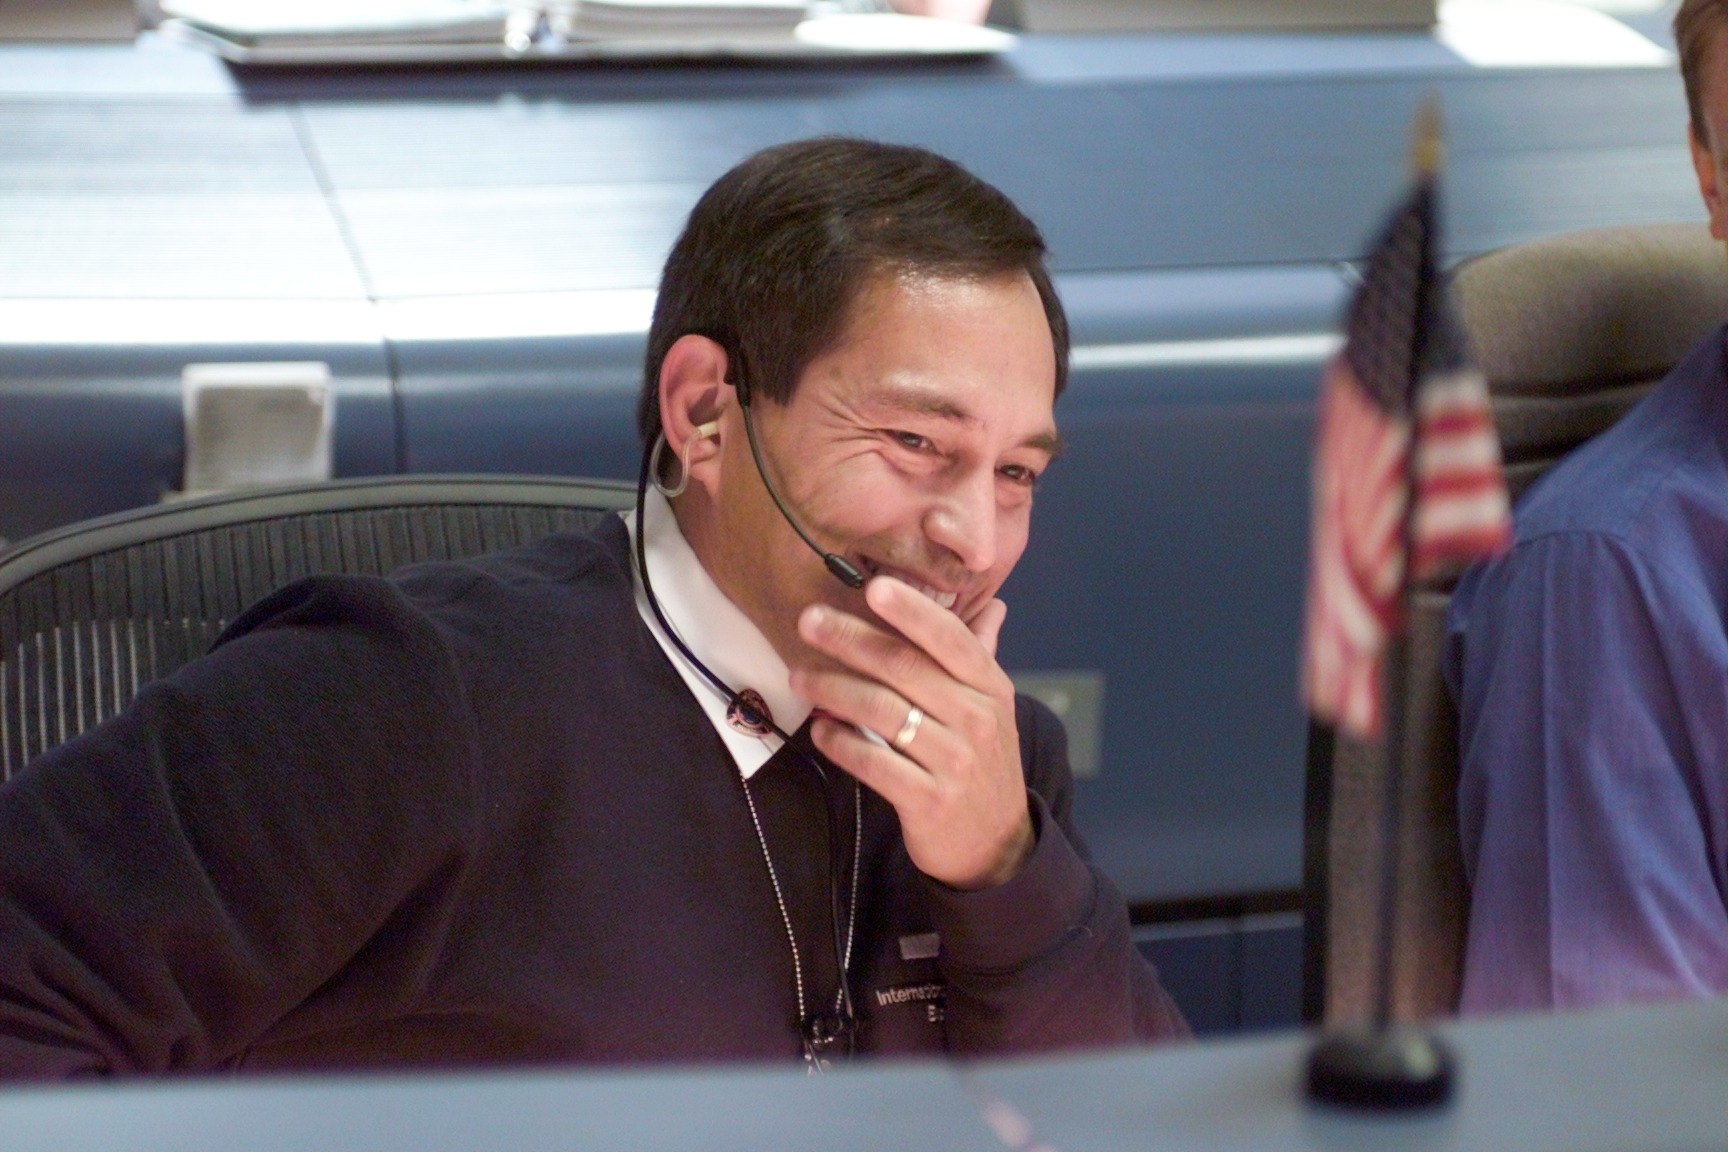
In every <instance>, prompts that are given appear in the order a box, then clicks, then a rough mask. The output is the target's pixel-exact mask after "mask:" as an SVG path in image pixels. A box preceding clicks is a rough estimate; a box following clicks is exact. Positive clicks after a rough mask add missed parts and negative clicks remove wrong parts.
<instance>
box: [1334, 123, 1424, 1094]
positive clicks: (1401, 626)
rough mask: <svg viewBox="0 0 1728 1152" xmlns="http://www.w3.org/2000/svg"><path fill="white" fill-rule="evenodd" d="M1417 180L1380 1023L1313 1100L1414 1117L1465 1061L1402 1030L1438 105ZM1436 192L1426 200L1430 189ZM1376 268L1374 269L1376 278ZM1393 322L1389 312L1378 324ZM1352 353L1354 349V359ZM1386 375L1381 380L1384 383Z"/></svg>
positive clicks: (1400, 366) (1420, 141) (1384, 825)
mask: <svg viewBox="0 0 1728 1152" xmlns="http://www.w3.org/2000/svg"><path fill="white" fill-rule="evenodd" d="M1415 145H1416V146H1415V155H1414V157H1413V159H1414V161H1415V163H1414V168H1415V175H1416V180H1417V188H1418V193H1417V200H1416V203H1418V204H1419V205H1420V206H1421V216H1420V219H1421V221H1422V228H1421V236H1420V247H1419V255H1418V256H1417V258H1416V260H1415V261H1414V264H1415V265H1416V267H1414V268H1412V267H1411V262H1408V261H1406V262H1405V263H1403V264H1402V265H1400V267H1401V269H1402V271H1403V273H1404V274H1406V275H1408V274H1410V273H1411V272H1414V274H1415V293H1414V298H1413V299H1412V300H1410V304H1411V305H1412V307H1411V309H1410V311H1409V312H1408V313H1405V315H1406V316H1407V317H1408V321H1409V326H1408V328H1405V329H1403V330H1402V333H1401V336H1402V338H1407V339H1408V340H1409V344H1408V346H1407V348H1406V349H1404V351H1405V352H1406V354H1407V359H1404V360H1403V362H1402V363H1399V362H1398V358H1397V357H1394V358H1393V360H1392V361H1391V362H1390V363H1389V364H1382V365H1381V366H1382V367H1387V368H1389V369H1390V370H1393V371H1402V373H1403V388H1402V392H1403V396H1402V401H1403V405H1402V410H1403V412H1404V413H1405V414H1406V415H1407V417H1408V419H1409V420H1410V421H1411V427H1412V429H1413V431H1412V435H1411V439H1410V441H1409V446H1408V449H1407V450H1406V451H1405V452H1404V454H1403V464H1402V470H1403V476H1402V480H1403V490H1404V493H1405V497H1406V498H1405V501H1404V507H1403V509H1402V510H1401V514H1400V517H1399V521H1398V529H1397V531H1398V544H1399V547H1400V549H1401V554H1402V556H1403V563H1402V567H1401V569H1400V573H1399V576H1398V578H1397V579H1398V584H1397V588H1398V591H1397V595H1396V600H1395V601H1394V603H1395V604H1396V606H1397V608H1398V612H1397V619H1396V621H1395V622H1391V623H1390V628H1389V633H1390V634H1389V635H1388V636H1387V642H1386V648H1385V663H1384V665H1383V666H1382V669H1383V679H1382V681H1381V687H1382V689H1383V692H1384V697H1383V699H1384V704H1385V708H1384V717H1383V719H1384V724H1383V726H1381V727H1380V728H1379V731H1380V733H1381V739H1382V740H1383V742H1384V745H1383V746H1384V749H1385V756H1386V771H1385V773H1384V776H1383V780H1382V788H1383V792H1382V796H1381V804H1382V819H1381V822H1380V824H1381V829H1382V837H1381V845H1380V892H1379V895H1380V900H1379V909H1378V915H1377V917H1376V955H1375V972H1374V976H1375V982H1374V1016H1373V1019H1372V1022H1371V1024H1370V1026H1368V1027H1366V1028H1355V1029H1350V1030H1338V1031H1333V1032H1328V1033H1326V1034H1324V1035H1322V1036H1321V1037H1320V1039H1319V1040H1318V1041H1317V1042H1316V1043H1315V1045H1314V1047H1313V1048H1312V1049H1311V1050H1310V1052H1309V1054H1308V1066H1307V1073H1308V1075H1307V1094H1308V1098H1309V1099H1310V1100H1312V1101H1315V1102H1317V1103H1322V1104H1328V1105H1334V1106H1341V1107H1346V1108H1359V1109H1367V1110H1376V1111H1414V1110H1418V1109H1428V1108H1437V1107H1440V1106H1442V1105H1444V1104H1446V1103H1447V1102H1449V1101H1450V1100H1451V1099H1452V1095H1453V1090H1454V1086H1455V1084H1456V1080H1457V1076H1456V1071H1455V1070H1456V1067H1457V1061H1456V1059H1455V1058H1454V1057H1453V1054H1452V1052H1451V1050H1450V1049H1449V1048H1448V1047H1447V1046H1446V1044H1445V1043H1444V1042H1443V1041H1442V1040H1441V1039H1440V1038H1439V1037H1438V1036H1437V1035H1435V1034H1434V1033H1433V1032H1431V1031H1429V1030H1427V1029H1424V1028H1421V1027H1418V1026H1414V1025H1394V1023H1393V1005H1392V1001H1393V988H1392V984H1393V977H1392V958H1393V951H1394V947H1395V942H1396V936H1397V933H1396V930H1395V929H1396V924H1397V915H1398V875H1399V871H1400V868H1399V856H1400V847H1401V841H1402V838H1403V837H1402V833H1403V823H1404V821H1403V816H1404V776H1405V760H1406V748H1405V744H1406V741H1407V739H1408V733H1407V731H1406V728H1407V722H1406V717H1405V711H1406V709H1405V702H1406V697H1407V695H1408V687H1409V678H1410V667H1409V666H1410V651H1409V641H1408V639H1407V635H1406V631H1405V630H1406V628H1407V627H1408V622H1409V620H1410V619H1411V611H1410V609H1411V603H1410V599H1411V597H1410V589H1411V584H1412V582H1413V580H1414V577H1415V575H1416V571H1415V570H1416V567H1417V555H1416V548H1415V547H1414V543H1415V535H1416V534H1415V520H1416V509H1417V464H1416V457H1417V455H1418V452H1419V451H1420V436H1419V435H1417V434H1416V433H1415V431H1414V429H1416V428H1417V426H1418V423H1419V417H1418V412H1419V408H1420V405H1419V403H1418V400H1419V389H1420V388H1421V385H1422V380H1423V376H1424V372H1425V370H1426V368H1427V367H1428V360H1429V357H1430V354H1431V353H1432V352H1433V351H1434V349H1433V348H1431V347H1430V346H1429V341H1430V339H1431V338H1432V337H1433V336H1434V332H1433V331H1432V330H1430V324H1431V323H1433V322H1436V318H1441V317H1443V315H1444V309H1443V308H1441V307H1436V305H1437V304H1443V300H1438V301H1437V300H1436V299H1435V298H1433V295H1432V294H1433V293H1434V292H1435V291H1437V290H1438V289H1437V283H1436V280H1435V275H1434V267H1433V247H1434V245H1433V234H1432V229H1431V227H1430V225H1431V223H1432V212H1433V205H1432V198H1431V191H1432V187H1433V184H1434V181H1435V180H1436V178H1437V175H1438V172H1439V168H1440V125H1439V109H1438V106H1437V105H1434V104H1429V105H1427V106H1425V107H1424V108H1423V109H1422V110H1421V111H1420V112H1419V113H1418V116H1417V122H1416V141H1415ZM1424 189H1426V190H1428V198H1427V199H1425V200H1424V198H1423V197H1424V192H1423V190H1424ZM1396 233H1397V229H1396V227H1394V228H1393V229H1392V230H1390V231H1389V232H1388V234H1387V239H1386V240H1384V241H1382V245H1383V246H1389V245H1392V244H1393V243H1394V242H1395V241H1396V239H1397V235H1396ZM1372 274H1373V269H1372V267H1371V269H1370V278H1371V277H1372ZM1367 291H1368V282H1367V281H1365V283H1364V288H1363V289H1360V290H1359V293H1358V299H1357V302H1356V304H1354V305H1353V312H1354V311H1356V310H1358V309H1360V308H1361V307H1362V297H1363V296H1364V295H1366V294H1367ZM1376 319H1378V320H1380V321H1384V320H1385V316H1384V315H1380V316H1378V317H1376ZM1355 321H1356V317H1355V316H1353V317H1352V332H1351V339H1352V340H1354V339H1355V338H1356V335H1357V333H1356V327H1357V325H1356V322H1355ZM1348 354H1349V346H1348V344H1347V347H1346V353H1345V355H1346V356H1348ZM1379 378H1380V377H1376V379H1379Z"/></svg>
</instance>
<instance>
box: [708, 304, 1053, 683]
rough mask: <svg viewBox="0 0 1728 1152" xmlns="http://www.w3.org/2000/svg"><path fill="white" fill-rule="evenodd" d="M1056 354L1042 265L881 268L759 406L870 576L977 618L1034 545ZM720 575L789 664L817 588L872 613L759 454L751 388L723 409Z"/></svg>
mask: <svg viewBox="0 0 1728 1152" xmlns="http://www.w3.org/2000/svg"><path fill="white" fill-rule="evenodd" d="M1055 388H1056V357H1055V351H1054V348H1053V346H1052V342H1051V339H1050V327H1049V322H1048V320H1047V319H1046V317H1045V315H1044V309H1043V306H1042V303H1041V302H1040V300H1039V297H1038V292H1037V289H1036V288H1034V287H1033V284H1032V281H1031V279H1030V278H1029V277H1027V276H1026V275H1024V274H1023V273H1022V274H1018V275H1014V276H1006V277H1000V278H993V279H988V280H962V279H941V278H931V277H899V276H886V275H885V276H882V277H879V278H877V279H876V280H874V281H872V282H871V283H870V285H869V286H868V287H867V288H866V289H865V290H864V291H863V292H862V293H861V294H860V296H859V298H858V299H857V301H856V302H855V303H854V305H853V307H852V310H851V313H850V315H849V317H848V324H847V328H846V332H845V334H844V336H843V337H842V339H841V340H840V341H839V343H838V344H837V345H836V346H835V347H834V348H832V349H830V350H829V351H827V352H825V353H823V354H822V355H820V356H818V357H817V358H816V359H815V360H813V361H811V363H810V364H809V366H808V367H807V368H806V369H805V371H804V374H803V375H802V376H801V377H800V379H799V383H798V387H797V390H796V392H795V393H794V395H793V398H792V400H791V402H790V403H788V404H786V405H784V406H781V405H778V404H775V403H772V402H770V401H766V400H763V401H758V402H757V403H756V404H755V405H753V407H752V409H751V414H752V419H753V420H754V421H755V424H756V433H757V436H758V438H759V440H760V442H761V447H762V453H763V457H764V463H765V464H766V466H767V468H768V470H769V474H770V476H771V477H772V478H773V479H774V481H775V484H776V487H777V489H778V490H779V491H780V493H781V495H782V496H783V497H784V498H785V500H786V502H787V504H788V505H789V507H790V508H791V511H792V515H793V516H794V517H796V518H797V519H798V521H799V523H800V524H802V525H803V527H804V528H805V529H806V530H807V531H808V532H809V533H810V534H811V535H812V536H814V537H815V538H816V540H817V541H818V542H819V543H821V544H822V545H823V547H824V548H826V549H829V550H831V551H836V552H839V553H840V554H841V555H843V556H845V557H846V558H847V559H849V560H850V561H851V562H852V563H853V564H855V565H856V566H857V567H858V568H859V569H860V570H861V571H862V572H864V574H865V575H866V576H872V575H876V574H882V573H886V574H890V575H893V576H897V577H899V578H900V579H902V580H904V581H905V582H906V583H908V584H910V585H912V586H913V587H915V588H920V589H923V590H924V591H926V592H927V593H928V594H929V595H931V596H932V597H933V598H934V599H936V601H937V602H938V603H939V604H942V605H943V606H944V607H950V608H951V609H952V610H953V611H954V612H956V613H957V614H958V615H960V617H961V618H962V619H965V620H968V621H970V620H971V618H972V617H973V616H974V615H976V614H977V613H978V612H979V610H980V609H982V608H983V607H984V606H985V605H986V604H988V603H989V602H990V601H991V599H992V598H993V597H994V596H995V594H996V591H997V589H999V588H1000V587H1001V586H1002V582H1003V581H1004V580H1006V579H1007V578H1008V573H1009V572H1011V571H1012V570H1013V568H1014V565H1015V563H1016V562H1017V561H1018V560H1019V559H1020V554H1021V553H1022V552H1024V551H1025V549H1026V539H1027V532H1028V529H1029V527H1030V523H1031V515H1032V489H1033V485H1034V483H1035V482H1036V480H1037V478H1038V476H1039V475H1040V474H1041V473H1042V472H1043V471H1044V470H1045V469H1046V468H1047V467H1048V466H1049V464H1050V461H1051V460H1052V458H1053V457H1054V455H1055V453H1056V451H1057V450H1058V440H1057V437H1056V426H1055V422H1054V418H1053V414H1052V410H1053V405H1054V402H1055ZM722 428H723V432H722V437H723V445H724V447H723V465H722V472H721V482H720V490H719V492H718V493H717V500H716V521H717V523H716V528H717V533H716V536H715V539H714V543H715V550H714V553H713V559H714V561H715V565H714V566H715V568H716V571H714V572H713V575H714V577H715V579H716V581H717V582H718V583H719V584H720V586H721V588H722V589H723V590H725V591H726V593H727V594H728V596H730V597H731V598H732V599H733V601H734V602H736V603H737V604H738V605H739V606H740V607H741V608H743V609H744V611H745V613H746V614H747V615H749V616H750V617H751V618H752V620H754V621H755V623H756V625H757V626H758V627H759V628H761V629H762V631H763V632H764V634H765V635H766V636H767V637H768V639H769V641H770V642H771V643H772V644H773V645H774V647H775V648H776V649H777V650H778V651H779V652H780V654H781V655H782V656H783V657H784V658H785V659H786V660H787V662H788V663H789V664H804V665H809V664H812V663H816V662H819V661H818V658H817V657H816V656H815V654H814V653H812V652H811V651H810V650H809V649H808V648H806V647H805V645H804V644H803V642H802V641H801V640H800V639H799V638H798V635H797V630H796V621H797V618H798V614H799V612H800V611H801V610H802V609H804V608H805V607H806V606H808V605H810V604H812V603H816V602H818V601H821V602H824V603H828V604H832V605H835V606H837V607H840V608H842V609H844V610H846V611H848V612H852V613H854V614H857V615H861V616H866V617H869V616H870V615H871V614H870V612H869V610H868V609H867V608H866V607H865V605H864V597H863V593H862V592H858V591H854V590H852V589H849V588H847V587H846V586H845V585H843V584H842V583H841V582H840V581H838V580H836V579H835V578H834V576H833V575H831V574H830V573H829V572H828V571H827V569H826V568H825V567H824V566H823V564H822V561H821V559H820V558H819V557H817V556H816V555H815V554H814V553H813V552H811V551H810V549H809V548H808V547H806V546H805V545H804V544H803V542H801V541H800V540H799V539H798V537H797V536H796V535H795V534H794V533H793V531H792V529H791V527H790V526H789V525H788V524H787V523H786V521H785V520H784V518H782V517H781V515H780V513H779V512H778V511H777V510H776V509H775V508H774V506H773V504H772V503H771V502H770V500H769V498H768V495H767V493H766V492H765V491H764V490H763V488H762V485H761V482H760V480H758V479H757V477H756V472H755V468H754V465H753V464H752V462H751V461H750V458H749V445H748V442H747V441H746V439H745V436H744V427H743V424H742V419H741V414H740V412H739V410H738V409H737V407H736V405H733V406H731V407H730V408H729V409H728V410H727V412H726V413H725V415H724V417H723V422H722Z"/></svg>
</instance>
